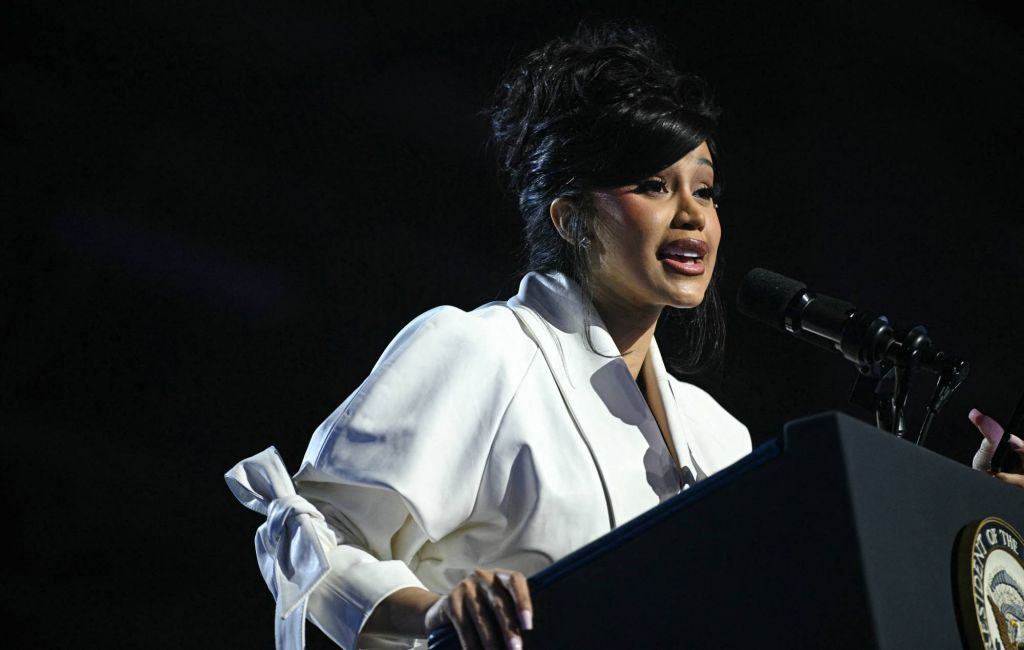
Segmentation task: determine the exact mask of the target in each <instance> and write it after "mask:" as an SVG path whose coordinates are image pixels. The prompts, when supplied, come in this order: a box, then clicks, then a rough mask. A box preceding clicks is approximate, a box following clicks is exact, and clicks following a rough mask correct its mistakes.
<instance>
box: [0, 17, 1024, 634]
mask: <svg viewBox="0 0 1024 650" xmlns="http://www.w3.org/2000/svg"><path fill="white" fill-rule="evenodd" d="M922 7H923V8H920V9H912V8H907V7H906V6H904V5H902V4H899V3H892V4H889V3H885V4H883V3H877V4H863V3H854V2H827V3H817V4H807V5H804V6H803V7H801V8H799V9H797V8H790V7H787V6H785V3H771V4H765V5H763V6H760V7H751V6H748V5H746V4H741V3H736V4H723V3H710V2H703V3H696V2H676V3H662V2H653V3H652V2H645V3H641V4H639V5H633V4H628V5H627V4H624V3H623V4H618V3H616V4H611V3H609V4H606V5H601V6H598V5H585V4H583V3H578V2H570V3H558V4H551V5H548V4H546V3H539V2H537V3H525V2H524V3H468V2H467V3H461V4H460V3H444V4H433V3H424V4H423V5H420V6H419V7H418V8H412V7H410V6H407V5H394V4H392V5H387V4H377V3H365V4H360V5H355V4H352V5H346V4H344V3H329V2H321V3H297V2H292V3H268V2H256V1H252V0H246V1H237V2H207V1H204V2H188V1H186V2H177V3H166V4H164V3H148V2H142V3H127V4H108V5H105V6H64V5H61V4H57V3H53V2H45V3H38V2H35V3H26V4H22V5H21V6H16V7H14V8H11V7H10V6H8V9H7V10H6V11H5V13H6V14H7V17H6V18H5V19H4V22H5V23H6V27H7V29H8V30H9V31H11V32H12V34H11V36H12V37H20V38H18V39H17V40H14V39H10V40H7V42H6V46H5V50H6V51H7V55H6V56H5V57H4V63H3V65H2V75H3V76H2V82H3V83H2V87H3V95H2V99H0V101H2V106H3V114H4V116H5V117H4V130H3V135H4V153H5V156H4V158H5V161H4V163H3V170H4V179H3V184H2V187H3V190H4V191H3V202H4V205H5V206H6V207H5V208H4V219H3V225H2V228H3V230H2V232H0V235H2V241H3V251H4V254H3V262H2V264H3V273H4V275H3V277H4V294H3V295H4V299H5V300H4V303H5V305H6V306H5V307H4V308H3V314H2V316H3V320H2V321H0V326H2V330H0V332H2V339H0V354H2V359H0V361H2V365H0V407H2V420H0V423H2V427H3V442H4V451H3V454H2V458H3V460H2V463H3V472H2V477H3V499H4V510H5V514H6V520H7V523H6V528H7V530H8V531H12V532H13V543H14V545H15V552H14V554H12V555H10V556H9V557H10V558H13V559H14V561H9V562H8V568H7V571H8V576H7V579H6V581H5V583H6V588H5V589H4V598H5V600H6V601H7V602H6V605H7V607H8V608H9V609H13V612H14V618H13V619H12V620H14V621H16V626H17V627H18V628H20V629H22V630H25V631H30V632H31V634H32V637H33V638H34V639H35V641H36V642H37V644H38V645H40V646H42V647H47V646H54V645H65V644H66V642H67V641H68V640H69V639H79V640H82V641H83V642H84V641H89V640H98V639H106V642H107V643H108V645H114V646H117V645H129V646H148V647H168V648H170V647H215V646H227V647H270V646H271V645H272V642H273V641H272V625H273V621H272V616H273V614H272V612H273V604H272V600H271V598H270V596H269V595H268V594H267V592H266V588H265V586H264V585H263V583H262V580H261V578H260V577H259V574H258V570H257V567H256V563H255V560H254V555H253V552H252V535H253V533H254V531H255V528H256V526H257V525H258V524H259V523H260V519H259V517H258V516H257V515H255V514H254V513H251V512H249V511H247V510H245V509H243V508H242V507H241V506H240V505H239V504H238V503H237V502H235V500H234V498H233V497H232V496H231V495H230V493H229V492H228V490H227V489H226V487H225V485H224V481H223V478H222V475H223V473H224V471H226V470H227V469H228V468H229V467H231V465H233V464H234V463H235V462H236V461H238V460H240V459H242V458H244V457H246V456H249V455H251V454H253V453H255V452H258V451H260V450H262V449H264V448H265V447H267V446H269V445H271V444H273V445H276V446H277V448H278V449H279V450H280V451H281V453H282V454H283V456H284V458H285V460H286V462H287V463H288V465H289V467H290V468H291V469H292V470H294V469H297V467H298V463H299V461H300V459H301V456H302V453H303V451H304V448H305V445H306V443H307V442H308V438H309V435H310V433H311V432H312V430H313V429H314V428H315V427H316V425H317V424H319V422H320V421H321V420H322V419H323V418H324V417H325V416H326V415H327V414H328V413H330V411H332V410H333V409H334V407H335V406H336V405H337V404H338V403H340V402H341V400H342V399H344V397H345V396H346V395H347V394H348V393H349V392H350V391H352V390H353V389H354V388H355V387H356V386H357V385H358V383H359V382H360V381H361V380H362V378H363V377H365V375H366V374H367V373H368V371H369V369H370V367H371V366H372V364H373V362H374V361H375V359H376V358H377V357H378V355H379V354H380V352H381V351H382V350H383V348H384V346H385V345H386V344H387V342H388V341H389V340H390V339H391V337H392V336H393V335H394V334H395V333H396V332H397V331H398V330H399V329H400V328H401V327H402V326H403V325H404V324H405V323H407V322H408V321H409V320H411V319H412V317H414V316H415V315H416V314H418V313H420V312H422V311H424V310H426V309H428V308H430V307H433V306H436V305H439V304H452V305H456V306H459V307H462V308H464V309H470V308H473V307H475V306H477V305H479V304H481V303H484V302H487V301H490V300H493V299H497V298H506V297H508V296H509V295H511V294H512V293H514V292H515V289H516V286H517V280H518V275H517V268H518V262H517V255H518V250H519V234H518V221H517V216H516V214H515V211H514V207H513V203H512V201H511V200H510V199H508V197H506V196H504V195H503V193H502V191H501V189H500V187H499V185H498V182H497V180H496V178H495V172H494V164H493V162H492V158H491V154H490V153H489V151H488V149H487V146H486V139H487V125H486V122H485V120H484V119H483V118H482V117H481V116H480V115H479V110H480V109H481V108H482V107H483V106H484V105H485V104H486V103H487V101H488V97H489V96H490V93H491V92H492V91H493V88H494V85H495V82H496V80H497V78H498V76H499V74H500V73H501V72H502V70H503V69H504V68H505V67H506V65H507V64H508V62H509V61H511V60H513V59H514V58H515V56H517V55H520V54H523V53H525V52H526V51H528V50H529V49H531V48H532V47H535V46H537V45H539V44H541V43H542V42H544V41H545V40H546V39H548V38H549V37H551V36H553V35H555V34H560V33H565V32H567V31H570V30H571V29H572V28H573V27H574V26H575V24H576V22H577V21H578V19H579V18H581V17H584V16H590V17H601V16H610V17H638V18H641V19H644V20H646V21H647V22H649V23H651V24H653V25H655V26H656V27H658V28H659V29H660V30H661V31H662V32H663V33H664V34H665V35H666V36H667V38H668V40H669V41H670V42H671V43H672V45H673V46H674V48H675V49H676V51H677V55H678V57H677V58H678V60H679V64H680V67H682V68H684V69H687V70H691V71H694V72H697V73H699V74H701V75H702V76H704V77H705V78H706V79H708V80H709V81H710V82H711V84H712V86H713V87H714V88H715V89H716V91H717V94H718V96H719V99H720V102H721V103H722V105H723V106H724V109H725V111H724V114H723V118H722V123H721V145H722V148H723V152H724V155H723V157H722V159H721V160H720V161H718V162H719V166H720V167H721V170H722V171H723V178H724V180H725V182H726V194H725V196H724V197H723V199H722V201H721V204H722V208H721V211H720V213H721V216H722V222H723V228H724V252H723V263H722V265H721V266H720V268H719V272H720V274H721V275H720V279H721V281H722V287H723V294H724V296H725V298H726V301H727V303H729V305H730V307H729V308H730V314H729V316H730V319H729V343H728V347H727V350H728V351H727V355H726V358H725V362H724V365H723V366H722V368H721V369H720V370H719V371H717V372H714V373H711V374H708V375H706V376H703V377H701V378H699V379H698V383H700V384H701V385H703V386H705V387H707V388H708V389H709V390H711V391H712V393H713V394H715V395H716V396H717V397H718V398H719V400H720V401H721V402H722V403H723V404H724V405H725V406H726V407H727V408H728V409H730V410H731V411H732V412H733V413H734V414H736V415H737V416H738V417H739V418H740V419H741V420H743V421H744V422H746V423H747V424H748V425H749V427H750V429H751V432H752V434H753V435H754V440H755V443H756V442H760V441H763V440H765V439H767V438H768V437H770V436H772V435H775V434H776V433H778V432H779V430H780V428H781V426H782V424H783V423H784V422H785V421H787V420H789V419H791V418H794V417H797V416H799V415H802V414H809V413H813V412H817V411H822V410H827V409H836V408H838V409H843V410H846V411H848V412H852V413H854V414H855V415H858V416H860V417H865V418H867V417H869V414H868V413H866V412H864V411H860V410H858V409H856V408H855V407H852V406H849V405H848V404H847V403H846V396H847V393H848V391H849V388H850V386H851V384H852V381H853V379H854V375H855V371H854V369H853V367H852V366H850V365H849V364H848V363H846V362H845V361H843V360H842V359H841V358H839V357H838V356H837V355H833V356H829V355H828V354H826V353H825V352H821V351H819V350H816V349H813V348H809V347H805V346H803V345H802V344H800V343H798V342H796V341H794V340H791V339H788V338H786V337H784V336H783V335H781V334H776V333H774V332H771V331H769V330H766V329H763V328H761V327H760V326H758V325H756V324H753V323H749V322H746V321H744V320H742V318H741V317H740V316H738V315H737V314H736V313H735V310H734V308H733V307H732V302H733V296H734V295H735V291H736V288H737V286H738V282H739V279H740V278H741V277H742V275H743V274H744V272H745V271H746V270H747V269H749V268H751V267H754V266H764V267H767V268H770V269H774V270H777V271H779V272H782V273H785V274H787V275H790V276H792V277H796V278H799V279H802V280H804V281H805V282H807V283H808V284H810V285H811V287H812V288H814V289H817V290H818V291H821V292H822V293H826V294H830V295H835V296H838V297H842V298H845V299H848V300H850V301H852V302H854V303H856V304H858V305H861V306H863V307H868V308H873V309H876V310H878V311H881V312H883V313H885V314H887V315H888V316H890V318H892V320H893V321H894V322H895V323H897V324H898V325H902V326H904V327H909V326H912V325H916V324H924V325H927V326H928V327H929V330H930V332H931V333H932V335H933V339H934V340H935V341H936V342H937V344H938V345H939V346H940V347H943V348H946V349H948V350H950V351H952V352H955V353H958V354H960V355H962V356H965V357H966V358H968V359H969V360H970V361H971V362H972V364H973V370H972V373H971V377H970V379H969V380H968V383H967V384H966V385H965V386H964V387H963V388H962V389H961V391H960V393H959V394H958V395H957V396H956V397H955V398H954V400H953V401H952V402H951V403H950V404H949V406H948V407H947V409H946V411H945V412H944V414H943V415H942V416H941V417H940V419H939V420H938V422H937V423H936V425H935V427H934V429H933V431H932V433H931V436H930V439H929V443H928V446H929V447H931V448H932V449H934V450H935V451H937V452H939V453H941V454H944V455H947V456H949V457H951V458H954V459H956V460H958V461H966V460H968V459H969V457H970V455H971V453H972V452H973V450H974V448H975V447H976V443H977V437H978V436H977V434H976V433H975V432H973V431H972V430H971V428H970V425H969V423H968V422H967V420H966V413H967V411H968V410H969V408H970V407H972V406H977V407H979V408H981V409H982V410H985V411H987V412H991V413H992V414H993V415H995V416H997V417H1001V418H1003V419H1006V418H1007V417H1008V415H1009V411H1010V410H1011V409H1012V406H1013V404H1014V403H1015V402H1016V399H1017V397H1018V396H1019V395H1020V391H1021V390H1022V389H1024V371H1022V361H1024V344H1022V343H1021V341H1020V338H1019V317H1020V316H1021V311H1022V310H1021V307H1020V305H1021V300H1022V297H1024V296H1022V293H1024V289H1022V282H1021V278H1022V274H1024V261H1022V260H1024V257H1022V255H1021V253H1022V249H1024V226H1022V224H1021V221H1020V218H1019V216H1018V215H1019V214H1020V213H1021V208H1022V200H1021V195H1020V187H1021V181H1022V171H1021V170H1022V165H1021V162H1022V161H1021V155H1020V151H1021V146H1022V145H1024V136H1022V131H1021V123H1020V119H1021V116H1022V114H1024V112H1022V102H1021V100H1022V94H1024V91H1022V85H1021V83H1020V79H1021V71H1022V63H1024V47H1022V46H1024V38H1022V32H1021V25H1020V23H1019V22H1015V21H1014V20H1012V19H1011V18H1010V14H1009V13H1002V12H1001V11H999V10H998V9H996V8H995V7H996V5H994V4H993V5H988V4H979V3H972V2H962V1H961V2H938V3H936V2H931V3H927V4H923V5H922ZM662 346H663V348H664V347H667V343H665V342H663V343H662ZM930 386H931V378H930V376H924V377H922V378H921V379H920V380H919V383H918V385H917V392H918V393H920V395H919V397H920V398H923V397H924V396H925V395H927V393H928V392H929V391H930ZM911 415H912V416H914V417H915V421H916V417H917V416H918V412H917V411H914V412H912V413H911ZM439 469H441V470H443V467H440V468H439ZM7 537H8V540H10V539H11V537H12V536H11V535H10V533H8V535H7ZM311 637H312V638H311V645H312V646H314V647H316V646H322V645H323V643H324V642H323V637H322V636H320V635H319V634H318V633H315V634H314V633H311Z"/></svg>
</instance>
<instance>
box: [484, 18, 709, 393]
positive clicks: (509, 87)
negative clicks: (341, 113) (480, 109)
mask: <svg viewBox="0 0 1024 650" xmlns="http://www.w3.org/2000/svg"><path fill="white" fill-rule="evenodd" d="M489 114H490V119H491V125H492V128H493V130H494V140H495V145H496V151H497V155H498V168H499V171H500V172H501V173H502V175H503V176H504V177H505V180H506V183H507V186H508V189H509V190H510V191H511V192H512V193H513V194H514V195H515V196H516V197H517V198H518V201H519V211H520V213H521V215H522V217H523V220H524V234H525V267H526V268H525V270H526V271H560V272H562V273H565V274H566V275H568V276H569V277H571V278H573V279H574V280H575V281H576V282H577V283H578V284H579V285H580V287H581V288H582V289H583V292H584V295H585V296H586V297H587V298H588V299H590V300H591V301H593V290H592V283H591V279H590V263H589V258H588V255H589V250H588V247H587V246H586V245H585V242H586V241H587V240H588V239H593V230H592V227H593V217H594V207H593V202H592V200H591V195H590V192H591V191H592V190H596V189H601V188H610V187H618V186H622V185H628V184H632V183H638V182H640V181H642V180H643V179H645V178H647V177H649V176H651V175H653V174H655V173H657V172H659V171H661V170H662V169H664V168H665V167H668V166H670V165H671V164H672V163H674V162H675V161H677V160H679V159H680V158H682V157H683V156H684V155H686V154H687V153H688V152H690V151H692V150H693V149H695V148H696V147H698V146H699V145H700V144H701V143H702V142H707V145H708V148H709V149H710V151H711V155H712V157H713V158H714V159H715V160H716V162H717V159H718V150H717V146H716V143H715V127H716V124H717V118H718V108H717V106H716V105H715V103H714V100H713V98H712V96H711V93H710V91H709V90H708V88H707V86H706V84H705V83H704V82H703V81H702V80H701V79H700V78H699V77H696V76H693V75H684V74H680V73H678V72H677V71H676V70H675V67H674V65H673V64H672V62H671V60H670V58H669V56H668V55H667V53H666V52H665V51H664V50H663V49H662V48H661V46H660V45H659V43H658V41H657V40H656V38H655V37H654V35H653V34H652V33H651V32H650V31H649V30H648V29H646V28H644V27H639V26H624V25H616V24H605V25H601V26H599V27H592V26H589V25H586V24H583V25H581V26H580V27H579V28H578V29H577V30H576V33H575V34H574V35H573V36H572V37H570V38H556V39H554V40H552V41H549V42H548V43H546V44H545V45H543V46H542V47H540V48H539V49H537V50H534V51H533V52H531V53H530V54H528V55H527V56H526V57H525V58H524V59H523V60H522V61H521V62H519V63H518V64H517V65H516V66H514V67H513V68H512V69H511V70H509V71H508V73H506V75H505V76H504V77H503V78H502V80H501V82H500V83H499V85H498V90H497V93H496V95H495V99H494V104H493V106H492V107H491V108H490V110H489ZM716 182H717V181H716ZM559 197H565V198H568V199H571V204H572V206H573V207H574V209H573V210H572V212H570V214H569V215H568V218H567V219H566V221H565V223H564V227H565V230H566V234H567V239H568V240H567V239H566V238H563V237H562V236H561V235H560V234H559V233H558V231H557V230H556V229H555V227H554V224H552V222H551V218H550V213H549V207H550V205H551V203H552V201H554V200H555V199H556V198H559ZM716 284H717V283H716V282H715V278H714V276H713V277H712V279H711V283H710V285H709V286H708V290H707V292H706V293H705V297H704V300H703V301H702V302H701V304H700V305H699V306H697V307H696V308H694V309H665V310H664V312H663V314H662V321H663V322H664V320H665V319H666V318H671V316H670V315H671V314H676V315H677V319H678V320H679V321H680V322H681V328H680V329H681V332H680V337H681V338H682V339H683V346H682V348H681V349H680V351H679V354H677V355H673V357H674V358H669V359H666V360H668V361H672V362H674V363H671V366H672V368H673V370H675V371H677V372H681V373H692V372H697V371H699V370H700V369H702V368H703V367H704V366H706V365H708V364H709V363H710V362H711V361H712V360H713V359H714V358H715V357H716V356H717V354H718V352H719V351H720V350H721V346H722V342H723V338H724V325H723V318H722V306H721V302H720V300H719V298H718V292H717V290H716ZM673 320H676V319H673ZM660 325H662V323H659V326H660ZM585 331H586V332H587V334H588V337H589V328H585Z"/></svg>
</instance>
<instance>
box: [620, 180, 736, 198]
mask: <svg viewBox="0 0 1024 650" xmlns="http://www.w3.org/2000/svg"><path fill="white" fill-rule="evenodd" d="M667 191H668V186H667V185H666V184H665V181H663V180H661V179H660V178H648V179H647V180H645V181H641V182H640V183H638V184H637V186H636V189H635V190H634V192H636V193H637V194H661V193H663V192H667ZM693 194H694V196H696V197H697V198H699V199H703V200H705V201H717V200H718V199H719V197H721V196H722V186H721V185H718V184H715V185H712V186H711V187H702V188H700V189H699V190H697V191H696V192H694V193H693Z"/></svg>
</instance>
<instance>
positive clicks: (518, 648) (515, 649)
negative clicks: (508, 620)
mask: <svg viewBox="0 0 1024 650" xmlns="http://www.w3.org/2000/svg"><path fill="white" fill-rule="evenodd" d="M508 650H523V640H522V639H520V638H519V637H518V636H513V637H512V638H510V639H509V640H508Z"/></svg>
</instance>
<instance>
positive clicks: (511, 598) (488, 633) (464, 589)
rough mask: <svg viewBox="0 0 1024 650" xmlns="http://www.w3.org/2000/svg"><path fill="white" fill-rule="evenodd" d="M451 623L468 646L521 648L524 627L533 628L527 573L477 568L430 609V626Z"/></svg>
mask: <svg viewBox="0 0 1024 650" xmlns="http://www.w3.org/2000/svg"><path fill="white" fill-rule="evenodd" d="M446 623H451V624H452V626H454V627H455V631H456V632H457V633H458V635H459V642H460V643H461V644H462V647H463V648H465V649H466V650H478V649H480V650H501V648H505V649H506V650H520V648H522V647H523V635H522V630H530V629H533V604H532V603H531V602H530V589H529V586H528V585H527V582H526V576H524V575H523V574H522V573H519V572H518V571H505V570H502V569H497V570H493V571H490V570H486V569H477V570H476V571H474V572H473V573H472V574H471V575H470V576H469V577H468V578H466V579H464V580H463V581H462V582H460V583H459V584H457V585H455V588H454V589H452V591H451V593H450V594H448V595H447V596H443V597H442V598H441V599H440V600H438V601H437V602H436V603H434V605H433V606H432V607H431V608H430V609H429V610H428V611H427V614H426V617H425V624H426V628H427V629H428V630H432V629H434V628H436V627H440V626H442V625H444V624H446Z"/></svg>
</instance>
